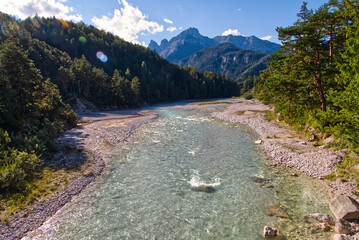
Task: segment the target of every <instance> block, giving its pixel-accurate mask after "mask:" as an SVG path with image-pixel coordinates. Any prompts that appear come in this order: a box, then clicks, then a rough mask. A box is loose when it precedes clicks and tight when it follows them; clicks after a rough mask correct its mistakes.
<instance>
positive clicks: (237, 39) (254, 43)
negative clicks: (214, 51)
mask: <svg viewBox="0 0 359 240" xmlns="http://www.w3.org/2000/svg"><path fill="white" fill-rule="evenodd" d="M213 40H214V41H216V42H218V43H232V44H233V45H235V46H237V47H239V48H242V49H247V50H252V51H256V52H261V53H273V52H276V51H278V50H279V49H280V48H279V47H280V45H279V44H277V43H273V42H270V41H266V40H262V39H260V38H257V37H255V36H250V37H244V36H233V35H228V36H218V37H215V38H213Z"/></svg>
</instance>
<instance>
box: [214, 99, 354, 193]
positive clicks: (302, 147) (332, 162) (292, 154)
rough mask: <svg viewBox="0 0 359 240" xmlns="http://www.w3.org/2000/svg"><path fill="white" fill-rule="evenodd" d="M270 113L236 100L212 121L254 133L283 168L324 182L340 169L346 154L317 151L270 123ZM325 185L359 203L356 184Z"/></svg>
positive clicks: (255, 103)
mask: <svg viewBox="0 0 359 240" xmlns="http://www.w3.org/2000/svg"><path fill="white" fill-rule="evenodd" d="M266 110H271V109H270V107H269V106H267V105H264V104H262V103H260V102H258V101H256V100H244V99H240V100H238V99H236V100H232V104H230V105H228V106H227V108H226V109H225V110H224V111H217V112H213V113H212V117H213V118H215V119H218V120H221V121H225V122H228V123H235V124H241V125H244V126H246V127H249V128H250V129H252V130H254V131H255V132H256V133H257V134H258V136H259V140H258V141H257V144H260V147H261V148H262V149H264V150H265V151H266V152H267V154H268V156H269V157H270V158H272V159H273V160H275V161H276V162H278V163H279V164H281V165H284V166H286V167H289V168H296V169H298V170H300V171H301V172H303V173H305V174H307V175H309V176H311V177H313V178H318V179H322V180H323V177H324V176H326V175H328V174H331V173H334V172H335V171H336V165H337V164H338V163H339V162H341V161H342V157H343V156H344V154H343V152H341V151H333V150H331V149H329V148H326V147H325V146H319V147H316V146H314V143H313V142H311V141H308V140H307V139H301V138H298V137H296V134H295V132H294V131H291V130H289V129H288V128H287V127H284V126H280V125H277V124H275V123H273V122H269V121H268V120H266V119H265V114H264V113H263V112H264V111H266ZM324 181H326V182H327V183H328V184H329V185H330V186H331V187H332V189H333V191H334V194H335V195H339V194H345V195H348V196H350V197H353V198H355V199H357V197H356V196H355V195H354V194H352V191H354V190H356V188H355V186H354V185H353V184H351V183H348V182H347V183H343V182H340V180H336V181H335V182H331V181H327V180H324Z"/></svg>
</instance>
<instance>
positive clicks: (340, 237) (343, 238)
mask: <svg viewBox="0 0 359 240" xmlns="http://www.w3.org/2000/svg"><path fill="white" fill-rule="evenodd" d="M333 240H351V237H350V236H347V235H345V234H335V235H334V237H333Z"/></svg>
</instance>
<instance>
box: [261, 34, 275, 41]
mask: <svg viewBox="0 0 359 240" xmlns="http://www.w3.org/2000/svg"><path fill="white" fill-rule="evenodd" d="M272 37H273V36H269V35H268V36H265V37H261V39H262V40H271V38H272Z"/></svg>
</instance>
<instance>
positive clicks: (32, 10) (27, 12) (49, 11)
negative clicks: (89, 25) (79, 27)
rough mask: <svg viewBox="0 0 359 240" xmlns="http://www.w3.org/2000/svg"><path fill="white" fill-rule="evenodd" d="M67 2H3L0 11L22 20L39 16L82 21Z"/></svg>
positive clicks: (57, 0)
mask: <svg viewBox="0 0 359 240" xmlns="http://www.w3.org/2000/svg"><path fill="white" fill-rule="evenodd" d="M65 2H66V0H21V1H14V0H1V1H0V9H1V11H2V12H5V13H8V14H11V15H15V16H17V17H19V18H21V19H25V18H27V17H29V16H35V15H36V14H37V15H39V16H42V17H53V16H55V17H56V18H62V19H64V20H73V21H75V22H78V21H81V20H82V16H81V15H80V14H74V13H73V12H74V9H73V7H69V6H67V5H65V4H64V3H65Z"/></svg>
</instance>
